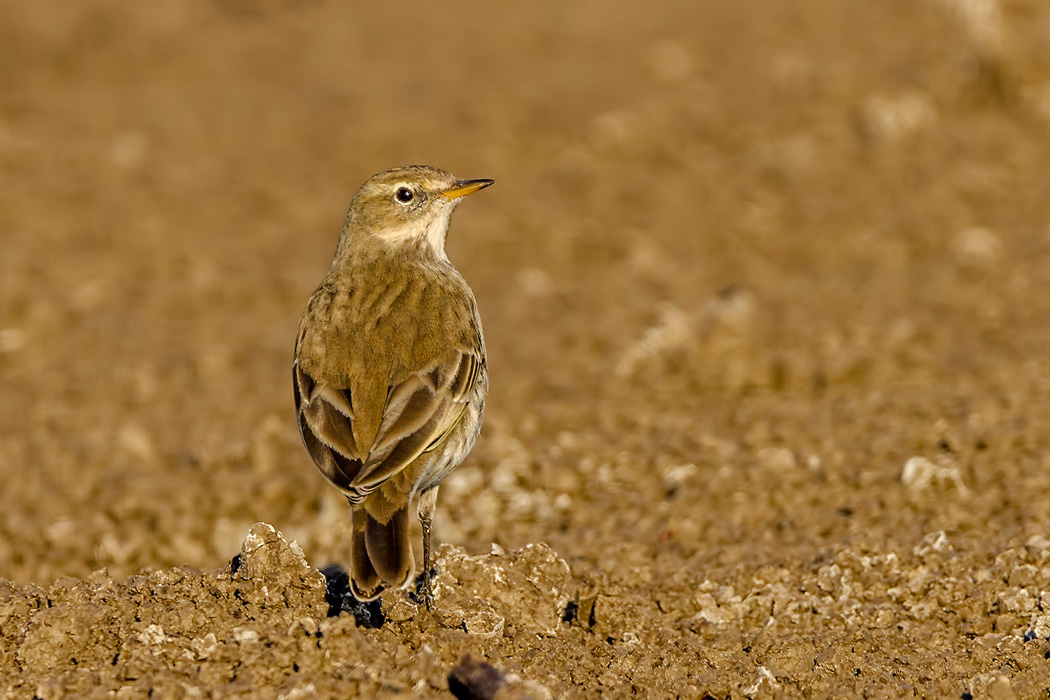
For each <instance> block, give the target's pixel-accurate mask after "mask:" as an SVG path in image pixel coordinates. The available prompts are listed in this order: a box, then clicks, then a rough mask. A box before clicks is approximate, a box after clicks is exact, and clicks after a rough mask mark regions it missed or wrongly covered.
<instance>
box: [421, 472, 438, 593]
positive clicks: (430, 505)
mask: <svg viewBox="0 0 1050 700" xmlns="http://www.w3.org/2000/svg"><path fill="white" fill-rule="evenodd" d="M437 497H438V490H437V486H435V487H434V488H432V489H429V490H428V491H425V492H423V494H422V495H421V496H420V497H419V506H418V508H417V512H418V513H419V523H420V524H421V525H422V526H423V585H422V586H421V587H420V590H419V597H420V598H422V599H423V602H424V603H425V604H426V606H427V610H430V605H431V603H433V602H434V594H433V591H432V590H431V575H430V570H431V562H430V523H431V522H432V521H433V519H434V508H435V507H436V506H437Z"/></svg>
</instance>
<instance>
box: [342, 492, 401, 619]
mask: <svg viewBox="0 0 1050 700" xmlns="http://www.w3.org/2000/svg"><path fill="white" fill-rule="evenodd" d="M353 518H354V534H353V539H352V540H351V544H350V583H351V586H352V590H353V593H354V596H355V597H356V598H357V599H358V600H362V601H364V600H372V599H373V598H375V597H376V596H378V595H379V593H380V592H381V591H382V590H383V588H384V587H391V588H400V587H401V586H404V585H405V584H406V583H407V582H408V580H409V578H410V577H411V576H412V571H413V568H414V567H415V560H414V559H413V556H412V541H411V529H410V527H409V521H408V508H402V509H401V510H398V511H396V512H395V513H394V514H393V516H392V517H391V518H390V520H388V521H387V522H385V523H381V522H379V521H378V520H376V519H375V518H373V517H372V516H370V515H369V514H368V513H366V512H365V511H364V509H354V514H353Z"/></svg>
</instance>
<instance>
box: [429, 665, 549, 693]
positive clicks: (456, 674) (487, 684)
mask: <svg viewBox="0 0 1050 700" xmlns="http://www.w3.org/2000/svg"><path fill="white" fill-rule="evenodd" d="M448 689H449V691H450V692H451V693H452V694H453V695H454V696H456V698H458V700H549V699H550V698H553V697H554V696H553V695H552V694H551V692H550V690H548V689H547V688H545V687H544V686H542V685H540V684H538V683H531V682H527V681H521V680H520V679H519V678H518V677H517V676H516V675H515V674H508V675H504V674H503V673H501V672H500V670H499V669H497V668H496V667H495V666H493V665H492V664H490V663H487V662H486V661H483V660H481V659H475V658H474V657H473V656H471V655H470V654H467V655H466V656H464V657H463V658H462V659H460V660H459V663H457V664H456V665H455V666H453V667H452V670H451V671H449V673H448Z"/></svg>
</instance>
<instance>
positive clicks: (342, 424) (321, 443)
mask: <svg viewBox="0 0 1050 700" xmlns="http://www.w3.org/2000/svg"><path fill="white" fill-rule="evenodd" d="M492 182H493V181H492V180H457V179H455V178H454V177H453V176H452V175H450V174H449V173H447V172H445V171H443V170H438V169H437V168H431V167H427V166H409V167H403V168H394V169H393V170H387V171H384V172H381V173H379V174H377V175H374V176H372V178H370V179H369V180H368V181H367V182H365V184H364V185H362V186H361V189H360V190H358V192H357V195H356V196H355V197H354V199H353V201H352V202H351V204H350V212H349V214H347V217H346V223H345V225H344V226H343V232H342V235H341V236H340V238H339V245H338V246H337V248H336V252H335V259H334V260H333V261H332V267H331V269H330V270H329V272H328V275H327V277H325V278H324V281H323V282H321V285H320V286H319V287H318V288H317V291H315V292H314V293H313V296H312V297H310V301H309V303H308V304H307V307H306V313H305V314H304V315H303V320H302V322H301V323H300V324H299V336H298V339H297V340H296V343H295V362H294V363H293V383H294V385H295V410H296V414H297V416H298V421H299V432H300V434H301V435H302V438H303V443H304V444H305V445H306V449H307V451H309V453H310V456H311V457H312V458H313V461H314V464H316V465H317V468H318V469H319V470H320V471H321V474H323V475H324V477H325V478H326V479H328V481H329V482H330V483H331V484H332V485H333V486H335V487H336V488H338V489H339V490H340V491H342V492H343V493H344V494H345V495H346V498H347V500H348V501H349V502H350V507H351V513H352V518H353V537H352V540H351V543H350V583H351V590H352V592H353V594H354V596H355V597H356V598H357V599H358V600H361V601H367V600H372V599H374V598H375V597H376V596H378V595H379V593H380V592H381V591H382V590H383V589H384V588H386V587H394V588H401V587H404V586H407V585H408V583H409V582H410V581H411V580H412V576H413V573H414V571H415V561H414V558H413V554H412V537H411V529H410V523H409V519H408V518H409V512H410V509H411V508H413V507H415V509H416V513H417V515H418V517H419V521H420V524H421V525H422V528H423V582H422V584H421V587H420V590H419V594H420V597H421V598H422V599H423V601H424V602H425V603H426V604H427V607H428V608H429V607H430V604H431V600H432V592H431V581H430V576H431V573H430V572H431V560H430V526H431V522H432V520H433V517H434V507H435V504H436V502H437V494H438V486H439V485H440V483H441V480H442V479H444V478H445V477H446V476H448V474H449V472H451V471H452V470H453V469H455V468H456V467H457V466H458V465H459V463H460V462H462V461H463V459H464V458H465V457H466V456H467V453H468V452H470V449H471V448H472V447H473V446H474V442H475V441H476V440H477V437H478V432H479V431H480V429H481V418H482V414H483V412H484V409H485V394H486V393H487V391H488V371H487V369H486V367H485V339H484V336H483V335H482V332H481V317H480V316H479V315H478V307H477V302H476V301H475V300H474V293H473V292H472V291H471V290H470V287H468V286H467V282H466V280H464V279H463V276H462V275H460V274H459V272H458V271H457V270H456V268H455V267H453V266H452V263H450V262H449V260H448V257H447V256H446V255H445V235H446V233H447V231H448V224H449V219H450V218H451V216H452V210H453V209H455V207H456V205H457V204H458V203H459V202H460V198H461V197H463V196H464V195H468V194H470V193H472V192H477V191H478V190H480V189H482V188H484V187H488V186H489V185H491V184H492Z"/></svg>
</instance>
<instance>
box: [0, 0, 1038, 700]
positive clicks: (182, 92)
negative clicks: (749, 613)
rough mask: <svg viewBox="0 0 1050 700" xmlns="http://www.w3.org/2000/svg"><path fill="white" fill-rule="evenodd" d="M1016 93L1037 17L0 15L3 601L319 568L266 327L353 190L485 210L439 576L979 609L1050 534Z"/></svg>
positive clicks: (318, 265)
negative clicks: (971, 604) (457, 573)
mask: <svg viewBox="0 0 1050 700" xmlns="http://www.w3.org/2000/svg"><path fill="white" fill-rule="evenodd" d="M1048 57H1050V6H1047V5H1045V4H1044V3H1042V2H1039V1H1038V0H973V1H971V2H965V1H964V0H940V1H935V0H927V1H922V2H916V1H915V0H887V1H885V2H879V3H870V2H862V1H860V0H850V1H841V0H792V1H790V2H769V1H766V0H744V1H742V2H728V1H718V0H707V1H703V2H660V3H655V4H648V5H646V7H645V9H644V10H643V9H641V7H640V6H634V5H628V4H613V3H607V2H598V1H597V0H583V1H582V2H572V3H560V2H533V3H522V4H518V3H467V2H459V1H458V0H450V1H447V2H441V3H426V2H416V1H414V0H405V1H404V2H399V3H396V4H394V5H390V6H389V7H388V8H384V9H379V8H377V7H372V6H367V7H351V6H348V5H345V4H343V3H336V2H328V1H326V0H308V1H303V2H294V1H291V0H286V1H285V0H267V1H263V2H250V1H248V0H213V1H210V2H208V1H205V0H194V1H189V2H176V1H174V0H165V1H163V2H153V3H138V4H135V3H119V2H108V1H102V0H83V1H81V2H77V3H63V2H57V1H55V2H51V1H47V2H34V3H22V2H13V1H9V0H3V2H0V392H2V397H3V400H2V402H0V479H2V483H3V501H2V507H0V577H2V578H5V579H8V580H10V581H12V582H16V583H19V584H24V583H28V582H35V583H37V584H41V585H47V584H48V583H50V582H51V581H54V580H55V579H57V578H58V577H61V576H74V577H84V576H86V575H88V574H89V573H90V572H92V571H94V570H96V569H99V568H103V567H105V568H107V569H108V571H109V572H110V574H111V575H112V576H113V577H114V578H117V579H120V578H123V577H127V576H129V575H131V574H133V573H135V572H137V571H140V570H143V569H151V570H152V569H158V568H165V567H171V566H174V565H179V564H189V565H192V566H197V567H202V568H205V569H217V568H219V567H221V566H222V565H223V564H224V563H225V562H226V561H227V560H228V559H229V558H230V556H232V554H234V553H235V552H236V551H237V549H238V548H239V546H240V542H241V540H242V539H243V537H244V534H245V533H246V532H247V530H248V528H249V527H250V525H251V524H252V523H254V522H257V521H266V522H269V523H272V524H273V525H274V526H275V527H277V528H278V529H279V530H281V531H282V532H284V533H285V534H286V535H287V536H288V538H289V539H293V538H294V539H296V540H298V542H299V543H300V544H301V545H302V546H303V548H304V550H305V552H306V555H307V557H308V559H309V560H310V561H311V563H313V564H314V565H318V566H320V565H324V564H327V563H329V562H332V561H344V560H345V558H346V555H347V541H348V539H347V537H346V532H347V527H348V525H349V517H348V515H349V513H348V509H347V508H346V506H345V503H343V502H342V500H341V497H339V495H338V494H337V493H336V492H335V491H334V490H333V489H330V488H329V487H327V486H326V485H325V484H324V483H323V482H322V480H321V478H320V477H319V476H318V475H317V474H316V473H315V471H314V468H313V466H312V465H311V464H310V462H309V459H308V458H307V456H306V454H305V451H304V450H303V449H302V447H301V446H300V444H299V437H298V434H297V432H296V428H295V424H294V420H293V418H292V411H291V387H290V381H291V380H290V357H291V350H292V344H293V342H294V334H295V329H296V326H297V324H298V321H299V317H300V314H301V312H302V309H303V307H304V305H305V302H306V299H307V298H308V296H309V295H310V293H311V291H312V290H313V289H314V287H315V286H316V284H317V283H318V282H319V281H320V279H321V277H322V276H323V275H324V272H325V270H326V269H327V266H328V263H329V260H330V256H331V254H332V252H333V250H334V246H335V242H336V238H337V236H338V232H339V229H340V226H341V224H342V221H343V217H344V215H345V210H346V207H347V205H348V203H349V200H350V197H351V196H352V195H353V193H354V192H355V190H356V188H357V187H358V186H359V185H360V183H361V182H362V181H363V180H365V179H366V178H367V177H368V176H369V175H371V174H372V173H374V172H376V171H378V170H382V169H385V168H387V167H391V166H394V165H400V164H408V163H427V164H432V165H436V166H439V167H442V168H446V169H449V170H451V171H453V172H454V173H456V174H457V175H459V176H461V177H492V178H495V179H496V181H497V186H496V187H494V188H492V189H491V190H487V191H486V192H485V193H484V194H483V195H481V196H479V197H478V198H476V199H473V198H472V199H471V201H470V202H469V203H468V204H467V205H466V206H464V207H462V208H460V210H459V211H458V213H457V215H456V219H455V221H454V224H453V227H452V231H451V235H450V240H449V253H450V257H451V258H452V260H453V262H454V263H456V265H457V266H458V267H459V269H460V270H461V271H462V272H463V273H464V275H465V276H466V278H467V279H468V280H469V281H470V283H471V285H472V286H473V288H474V291H475V293H476V295H477V298H478V300H479V304H480V307H481V311H482V315H483V319H484V321H485V330H486V336H487V339H488V343H489V361H490V369H491V375H492V394H491V396H490V401H489V408H488V415H487V422H486V426H485V429H484V431H483V435H482V439H481V441H480V442H479V444H478V447H477V448H476V450H475V453H474V455H473V456H472V458H471V459H469V460H468V461H467V463H466V464H464V465H463V467H461V469H460V470H459V472H457V474H456V475H454V476H453V477H452V478H451V479H450V480H449V481H448V482H447V487H446V488H445V489H443V496H442V498H441V500H440V503H439V513H438V522H437V537H438V539H439V540H442V541H445V542H450V543H453V544H456V545H461V546H464V547H466V549H467V550H468V551H471V552H484V551H487V550H488V547H489V543H490V542H493V541H495V542H498V543H500V544H502V545H504V546H506V547H508V548H515V547H520V546H522V545H524V544H527V543H530V542H540V541H543V542H547V543H550V545H551V546H552V547H553V548H554V550H555V551H557V552H558V553H559V554H560V555H561V556H563V557H565V558H566V559H567V560H568V561H569V562H570V564H571V565H572V566H573V567H574V575H577V576H583V575H584V574H585V573H586V575H588V576H598V577H602V576H605V577H613V578H614V579H616V580H621V582H622V583H624V585H632V586H636V587H640V588H637V592H638V595H641V596H643V597H644V596H647V595H649V596H651V597H652V599H654V600H655V599H659V598H661V596H663V597H664V599H665V600H664V604H663V607H664V608H665V607H667V604H666V598H667V597H668V596H670V597H671V598H675V599H676V600H677V598H676V596H677V597H681V598H682V600H694V598H693V597H691V596H693V595H694V593H695V591H696V590H697V589H696V587H697V585H698V584H699V583H700V582H703V581H705V580H717V579H718V576H719V573H718V572H722V574H721V575H723V576H724V577H726V580H728V579H729V578H733V577H737V576H740V577H743V578H742V579H741V580H743V579H747V577H749V576H751V574H752V573H754V571H756V570H757V569H758V568H761V567H768V566H772V567H775V568H780V569H783V570H786V571H790V572H792V574H791V575H792V576H796V577H798V580H799V581H802V580H804V579H805V578H806V576H809V575H810V574H813V572H815V571H816V569H817V567H818V564H819V562H821V561H824V562H826V561H830V559H828V557H831V558H833V557H834V556H836V553H837V552H843V551H858V552H860V551H862V552H868V553H872V554H873V556H874V555H875V554H881V555H886V554H887V553H894V554H895V556H899V557H901V558H904V559H907V558H908V557H911V556H913V554H912V552H913V550H915V548H916V547H919V545H920V544H921V543H922V542H924V541H925V540H924V539H923V538H925V537H928V536H929V535H930V534H931V533H933V534H936V533H938V532H942V531H943V532H945V533H946V537H948V539H949V540H950V541H951V542H952V545H951V546H952V547H954V549H953V550H952V551H953V552H957V555H958V557H959V558H958V559H957V560H956V561H957V563H958V566H959V567H960V568H959V572H966V571H975V570H987V571H988V572H989V573H988V576H989V577H990V579H989V580H996V581H999V580H1000V579H1001V580H1002V584H1003V585H1004V586H1005V585H1006V579H1008V578H1009V576H1010V570H1011V567H1012V566H1013V564H1010V563H1003V562H1004V561H1006V560H1003V559H1002V557H1003V553H1004V552H1010V551H1014V548H1016V547H1019V546H1021V545H1023V544H1024V543H1026V542H1030V541H1031V538H1032V537H1035V536H1037V535H1040V533H1045V532H1046V531H1047V528H1048V526H1050V463H1048V462H1050V457H1048V456H1047V444H1048V437H1050V429H1048V420H1047V419H1048V416H1050V402H1048V400H1047V392H1048V391H1050V364H1048V360H1047V350H1046V349H1047V347H1050V332H1048V323H1047V319H1048V318H1050V316H1048V313H1050V295H1048V294H1047V291H1046V290H1047V282H1048V278H1050V196H1048V191H1050V187H1048V178H1047V172H1048V170H1047V163H1048V162H1050V160H1048V159H1050V138H1048V136H1050V58H1048ZM913 457H916V458H919V461H915V462H913V463H912V464H913V469H912V472H911V474H910V475H909V474H906V473H905V472H906V470H905V465H906V464H907V463H908V461H909V460H910V459H911V458H913ZM902 477H904V478H903V479H902ZM851 548H852V549H851ZM915 551H916V552H917V551H918V550H915ZM1040 552H1043V550H1042V549H1038V551H1037V552H1036V554H1031V552H1029V555H1030V556H1032V557H1035V559H1033V560H1032V561H1031V562H1029V564H1030V565H1032V566H1036V567H1042V566H1044V565H1045V564H1046V562H1045V561H1044V560H1045V559H1046V558H1047V557H1050V551H1047V552H1044V553H1040ZM1029 555H1026V556H1029ZM914 556H918V554H917V553H916V554H914ZM821 557H823V558H824V559H821ZM1040 557H1042V558H1040ZM1010 561H1013V560H1010ZM920 563H921V562H916V563H915V566H920ZM1014 563H1016V562H1014ZM636 566H644V567H649V568H648V569H647V571H650V572H652V573H651V575H649V578H648V579H646V578H645V576H642V577H641V578H639V577H638V576H637V575H636V573H632V572H634V571H635V569H634V568H632V567H636ZM740 567H743V568H740ZM981 567H984V569H982V568H981ZM924 571H928V572H929V574H930V576H936V575H937V572H936V570H935V568H932V567H926V569H924ZM1041 571H1043V572H1047V571H1050V569H1045V568H1044V569H1041ZM942 573H943V572H942ZM814 575H815V574H814ZM960 575H962V574H961V573H960ZM748 580H750V579H748ZM975 580H976V579H973V580H970V581H969V582H968V583H967V584H966V585H971V586H972V585H975V584H974V581H975ZM1043 580H1044V581H1045V578H1044V579H1043ZM963 583H966V582H963ZM963 583H960V585H963ZM1019 585H1020V584H1019ZM1033 585H1036V584H1033ZM798 586H799V587H801V588H804V585H803V584H802V583H799V584H798ZM1037 588H1038V586H1037ZM674 591H677V592H674ZM738 591H739V584H738ZM1001 594H1002V591H998V592H996V591H985V592H984V593H982V595H986V596H991V597H990V598H989V600H997V599H998V598H997V596H999V597H1001ZM853 595H859V594H857V593H854V594H853ZM873 595H874V594H873ZM878 595H883V594H882V593H880V594H878ZM914 595H916V596H917V599H925V597H926V596H927V595H928V591H927V590H926V589H923V590H920V591H917V592H914ZM1032 595H1034V596H1035V599H1038V597H1039V594H1038V590H1037V589H1033V593H1032ZM876 597H877V596H876ZM703 600H706V599H703ZM865 600H866V599H865ZM873 600H874V599H873ZM878 600H882V599H881V598H879V599H878ZM878 600H874V602H871V601H869V602H871V604H872V605H875V604H877V603H878ZM980 600H982V601H983V600H985V598H980ZM694 602H695V601H694ZM683 605H686V607H689V605H693V603H689V604H686V603H683ZM697 605H699V603H697ZM981 605H983V603H981ZM991 605H992V603H988V606H986V607H988V609H985V608H981V610H982V612H979V613H975V614H974V620H977V622H974V621H973V620H971V621H970V622H968V623H967V624H968V625H970V627H966V630H969V631H970V632H972V634H973V635H980V634H984V633H985V631H986V630H985V627H987V629H988V630H990V631H996V630H998V631H999V632H1001V633H1003V634H1016V635H1021V634H1024V633H1025V631H1026V630H1028V629H1029V628H1032V627H1033V624H1034V623H1033V619H1034V618H1032V617H1031V615H1034V614H1036V612H1038V610H1037V608H1036V607H1032V608H1023V607H1022V609H1020V610H1000V609H999V608H996V609H995V610H991V608H990V606H991ZM978 607H980V605H978ZM1000 613H1001V614H1010V615H1013V617H1011V618H1009V619H1008V620H1004V621H999V622H996V620H997V618H995V615H998V614H1000ZM682 614H683V615H686V613H682ZM694 614H696V610H692V612H689V613H688V615H687V617H688V616H689V615H694ZM872 614H873V615H875V614H876V613H872ZM963 617H965V616H963ZM873 619H874V618H873ZM982 620H983V622H982ZM653 624H657V623H653ZM667 624H671V623H667ZM931 624H934V623H933V622H931ZM952 624H953V623H946V622H945V621H944V620H943V619H942V618H937V621H936V624H934V626H933V627H931V628H925V627H922V626H921V625H920V626H919V627H918V628H916V630H915V631H914V632H907V633H904V634H905V636H907V635H909V634H914V638H912V637H908V638H909V639H912V641H915V640H920V639H929V638H930V637H931V635H932V636H936V635H939V634H943V635H945V636H946V637H950V638H956V637H958V635H961V634H963V631H960V629H961V628H955V627H952ZM959 624H962V623H959ZM945 625H947V626H945ZM973 625H976V627H973ZM982 625H983V626H982ZM671 626H672V627H673V626H674V625H671ZM678 629H679V632H681V628H680V626H679V628H678ZM819 629H820V626H819V625H817V626H816V627H813V628H808V627H807V628H805V630H802V631H798V634H800V635H803V636H805V635H810V634H814V635H818V636H819ZM931 630H932V631H931ZM717 631H718V630H717V629H715V628H711V634H712V635H713V636H712V638H711V639H712V640H717V639H718V635H717ZM691 633H693V634H699V632H696V630H695V629H694V630H693V632H691ZM1048 634H1050V631H1048ZM807 639H809V637H807ZM813 639H816V637H813ZM711 643H712V644H716V643H717V641H712V642H711ZM814 643H815V644H820V643H817V642H814ZM877 646H878V645H877V644H876V647H877ZM871 653H876V654H877V653H878V652H871ZM1033 653H1036V652H1033ZM1038 653H1039V654H1040V655H1041V651H1039V652H1038ZM964 656H965V655H961V656H960V657H959V658H963V657H964ZM1033 658H1035V657H1033ZM959 663H964V662H962V661H960V662H959ZM965 663H976V662H965ZM982 663H984V662H982ZM989 663H990V662H989ZM967 669H970V670H973V669H971V667H969V666H967V667H966V669H963V670H959V669H954V670H953V667H952V666H951V664H949V665H948V667H947V670H944V669H942V670H941V671H937V672H936V673H942V675H941V676H938V678H945V679H949V680H950V683H955V680H951V679H954V678H955V677H956V676H958V677H963V676H966V677H968V676H967V674H968V673H970V670H967ZM973 672H975V673H976V670H973ZM1018 673H1019V672H1018ZM953 674H954V675H953ZM887 677H889V676H887ZM743 680H748V679H743ZM743 680H742V681H741V682H742V683H743ZM949 680H946V681H945V682H949ZM927 681H929V678H927ZM859 682H860V681H858V683H859ZM1033 682H1034V681H1033ZM950 683H949V685H950ZM744 685H747V684H746V683H745V684H744ZM803 687H804V686H803ZM909 687H920V686H909ZM923 687H926V688H927V689H929V688H930V687H932V686H923ZM950 687H954V686H950ZM1008 687H1009V686H1008ZM1032 687H1035V686H1032ZM962 688H963V686H960V692H961V689H962ZM953 692H955V691H953Z"/></svg>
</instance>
